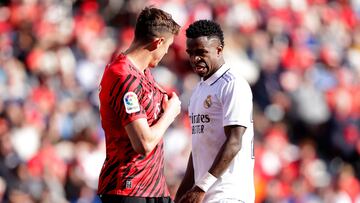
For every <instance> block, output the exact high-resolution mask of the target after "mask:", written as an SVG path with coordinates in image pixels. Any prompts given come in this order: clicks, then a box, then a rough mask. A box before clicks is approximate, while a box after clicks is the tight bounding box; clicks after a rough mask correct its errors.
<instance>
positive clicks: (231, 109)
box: [220, 79, 253, 127]
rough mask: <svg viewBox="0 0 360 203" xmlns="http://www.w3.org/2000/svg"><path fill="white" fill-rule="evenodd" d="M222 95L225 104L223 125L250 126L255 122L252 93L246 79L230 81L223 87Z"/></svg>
mask: <svg viewBox="0 0 360 203" xmlns="http://www.w3.org/2000/svg"><path fill="white" fill-rule="evenodd" d="M220 97H221V98H220V99H221V102H222V104H223V112H222V113H223V115H222V116H223V126H229V125H241V126H244V127H248V126H249V125H250V124H251V123H252V122H253V121H252V108H253V105H252V93H251V89H250V86H249V85H248V84H247V83H246V81H242V80H238V79H237V80H233V81H230V82H229V83H227V84H226V85H225V86H224V87H223V89H222V91H221V96H220Z"/></svg>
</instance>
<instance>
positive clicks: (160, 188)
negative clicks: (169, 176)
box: [98, 54, 170, 197]
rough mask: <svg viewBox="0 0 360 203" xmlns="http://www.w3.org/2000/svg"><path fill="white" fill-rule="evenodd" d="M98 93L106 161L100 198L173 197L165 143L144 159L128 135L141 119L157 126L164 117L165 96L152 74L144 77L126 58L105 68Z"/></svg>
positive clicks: (147, 71)
mask: <svg viewBox="0 0 360 203" xmlns="http://www.w3.org/2000/svg"><path fill="white" fill-rule="evenodd" d="M99 91H100V93H99V97H100V115H101V124H102V127H103V129H104V131H105V137H106V159H105V162H104V165H103V167H102V169H101V173H100V177H99V186H98V194H116V195H124V196H137V197H167V196H170V194H169V191H168V188H167V186H166V182H165V177H164V155H163V154H164V150H163V141H162V140H161V141H160V142H159V144H158V145H157V146H156V147H155V148H154V150H153V151H152V152H151V153H150V154H149V155H148V156H146V157H145V156H143V155H140V154H138V153H136V152H135V151H134V149H133V148H132V146H131V143H130V140H129V137H128V135H127V133H126V131H125V126H126V125H127V124H129V123H130V122H132V121H134V120H136V119H139V118H146V119H147V121H148V123H149V126H152V125H154V124H155V123H156V121H157V120H158V119H159V116H161V102H162V99H163V97H164V94H166V92H165V91H163V90H162V89H161V88H160V87H159V86H158V85H157V83H156V82H155V81H154V78H153V77H152V75H151V73H150V70H148V69H146V70H145V73H144V74H142V73H141V72H140V71H139V70H138V69H137V68H135V67H134V65H132V63H131V62H130V61H129V60H128V59H127V57H126V56H125V55H123V54H121V55H119V56H118V57H117V58H115V59H114V60H113V61H112V62H111V63H110V64H109V65H108V66H107V67H106V68H105V71H104V74H103V77H102V80H101V83H100V87H99Z"/></svg>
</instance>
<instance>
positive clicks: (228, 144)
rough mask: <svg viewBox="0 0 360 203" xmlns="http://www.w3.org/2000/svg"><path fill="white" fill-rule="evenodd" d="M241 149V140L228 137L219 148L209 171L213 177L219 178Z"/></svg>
mask: <svg viewBox="0 0 360 203" xmlns="http://www.w3.org/2000/svg"><path fill="white" fill-rule="evenodd" d="M240 149H241V140H240V141H239V140H238V139H235V138H233V137H230V138H229V139H227V140H226V141H225V143H224V144H223V145H222V147H221V148H220V150H219V152H218V154H217V156H216V158H215V160H214V162H213V164H212V166H211V168H210V170H209V173H211V174H212V175H213V176H215V177H217V178H219V177H220V176H221V175H222V174H223V173H224V171H225V170H226V169H227V168H228V167H229V165H230V163H231V161H232V160H233V158H234V157H235V156H236V154H237V153H238V152H239V151H240Z"/></svg>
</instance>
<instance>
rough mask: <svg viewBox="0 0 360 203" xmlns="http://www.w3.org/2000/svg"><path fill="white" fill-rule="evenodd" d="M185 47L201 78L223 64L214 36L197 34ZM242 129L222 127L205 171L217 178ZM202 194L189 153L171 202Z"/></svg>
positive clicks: (197, 198)
mask: <svg viewBox="0 0 360 203" xmlns="http://www.w3.org/2000/svg"><path fill="white" fill-rule="evenodd" d="M186 45H187V50H186V52H187V53H188V55H189V59H190V64H191V66H192V68H193V70H194V72H195V73H197V74H198V75H199V76H200V77H203V79H204V80H206V79H208V78H209V77H210V76H211V75H213V74H214V73H215V72H216V71H217V70H218V69H219V68H220V67H221V66H222V65H223V64H224V59H223V47H222V45H221V43H220V40H219V39H218V38H216V37H206V36H202V37H198V38H194V39H187V43H186ZM245 130H246V128H245V127H243V126H238V125H233V126H225V127H224V132H225V135H226V141H225V142H224V144H223V145H222V147H221V148H220V150H219V152H218V154H217V156H216V158H215V160H214V162H213V164H212V166H211V168H210V169H209V171H208V172H209V173H211V174H212V175H213V176H215V177H217V178H219V177H220V176H221V175H222V174H223V173H224V171H225V170H226V169H227V168H228V167H229V165H230V163H231V161H232V160H233V158H234V157H235V155H236V154H237V153H238V152H239V151H240V150H241V142H242V136H243V135H244V133H245ZM204 197H205V192H204V191H203V190H202V189H200V188H199V187H198V186H196V185H195V181H194V167H193V162H192V155H190V157H189V161H188V166H187V169H186V173H185V176H184V179H183V181H182V183H181V184H180V186H179V189H178V191H177V194H176V197H175V202H176V203H178V202H180V203H185V202H191V203H200V202H202V201H203V199H204Z"/></svg>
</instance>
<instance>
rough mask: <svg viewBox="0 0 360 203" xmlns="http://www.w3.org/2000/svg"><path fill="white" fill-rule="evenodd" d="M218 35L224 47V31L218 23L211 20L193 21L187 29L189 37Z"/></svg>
mask: <svg viewBox="0 0 360 203" xmlns="http://www.w3.org/2000/svg"><path fill="white" fill-rule="evenodd" d="M203 36H206V37H217V38H218V39H219V40H220V43H221V45H222V46H223V47H224V45H225V43H224V33H223V31H222V30H221V27H220V25H219V24H218V23H216V22H214V21H211V20H198V21H195V22H194V23H192V24H191V25H190V26H189V27H188V28H187V29H186V37H187V38H191V39H194V38H198V37H203Z"/></svg>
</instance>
